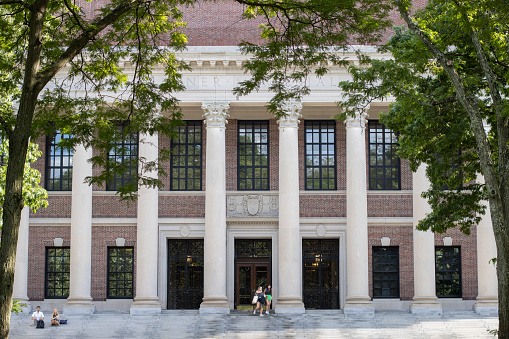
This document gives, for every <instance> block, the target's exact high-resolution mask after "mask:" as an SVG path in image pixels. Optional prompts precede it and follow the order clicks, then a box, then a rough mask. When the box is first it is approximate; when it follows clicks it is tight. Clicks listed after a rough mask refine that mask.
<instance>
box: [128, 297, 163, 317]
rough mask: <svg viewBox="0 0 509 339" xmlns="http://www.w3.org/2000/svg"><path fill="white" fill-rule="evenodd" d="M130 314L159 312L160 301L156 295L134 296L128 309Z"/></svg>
mask: <svg viewBox="0 0 509 339" xmlns="http://www.w3.org/2000/svg"><path fill="white" fill-rule="evenodd" d="M129 313H131V315H153V314H161V303H160V302H159V298H157V297H141V298H138V297H136V298H134V301H133V303H132V304H131V309H130V310H129Z"/></svg>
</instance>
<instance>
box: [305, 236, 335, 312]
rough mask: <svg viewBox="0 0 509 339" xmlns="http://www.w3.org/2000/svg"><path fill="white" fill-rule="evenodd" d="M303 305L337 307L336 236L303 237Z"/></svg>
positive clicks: (311, 307) (325, 307) (309, 306)
mask: <svg viewBox="0 0 509 339" xmlns="http://www.w3.org/2000/svg"><path fill="white" fill-rule="evenodd" d="M302 262H303V270H302V273H303V274H302V275H303V281H302V285H303V286H302V296H303V301H304V306H305V307H306V308H309V309H313V308H314V309H338V308H339V239H322V240H316V239H308V240H306V239H304V240H302Z"/></svg>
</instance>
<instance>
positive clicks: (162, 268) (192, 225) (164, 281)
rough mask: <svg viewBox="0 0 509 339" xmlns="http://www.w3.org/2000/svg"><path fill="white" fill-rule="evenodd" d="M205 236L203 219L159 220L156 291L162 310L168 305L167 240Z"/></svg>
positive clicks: (201, 237)
mask: <svg viewBox="0 0 509 339" xmlns="http://www.w3.org/2000/svg"><path fill="white" fill-rule="evenodd" d="M204 236H205V219H203V218H189V219H183V218H175V219H173V218H171V219H170V218H168V219H166V218H165V219H162V218H161V219H159V251H158V265H159V267H158V275H157V290H158V294H159V302H160V303H161V306H162V308H163V310H165V309H166V307H167V305H168V239H202V240H203V238H204Z"/></svg>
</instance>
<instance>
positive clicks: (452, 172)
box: [433, 149, 463, 191]
mask: <svg viewBox="0 0 509 339" xmlns="http://www.w3.org/2000/svg"><path fill="white" fill-rule="evenodd" d="M461 156H462V153H461V149H458V150H456V151H454V152H452V153H451V159H450V160H449V166H450V167H449V168H448V169H446V170H445V171H444V172H443V173H444V176H445V179H446V180H449V179H454V178H455V179H457V182H459V183H458V185H457V186H456V188H453V189H461V187H462V186H463V173H462V172H461V170H460V168H461V165H462V160H461V159H462V158H461ZM436 157H437V162H438V164H440V165H444V164H445V160H444V157H443V156H440V154H437V155H436ZM438 187H439V186H437V185H434V186H433V188H434V189H435V190H438ZM441 190H444V191H448V190H450V188H449V185H447V184H445V183H444V184H443V185H442V187H441Z"/></svg>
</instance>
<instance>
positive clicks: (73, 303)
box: [62, 298, 95, 315]
mask: <svg viewBox="0 0 509 339" xmlns="http://www.w3.org/2000/svg"><path fill="white" fill-rule="evenodd" d="M94 312H95V305H94V303H93V302H92V298H67V302H66V303H65V304H64V309H63V312H62V313H64V314H65V315H88V314H93V313H94Z"/></svg>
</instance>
